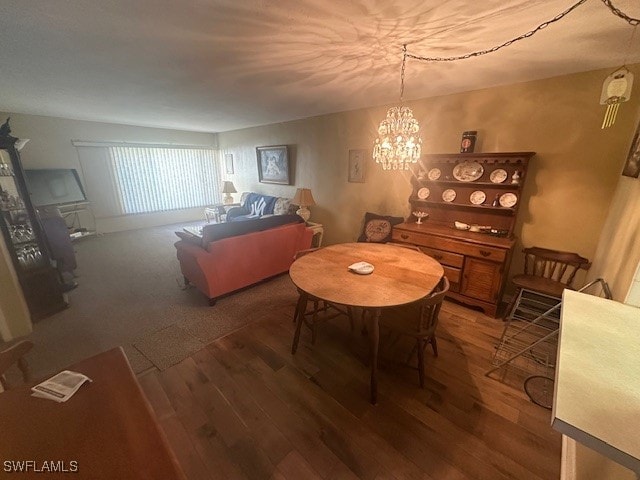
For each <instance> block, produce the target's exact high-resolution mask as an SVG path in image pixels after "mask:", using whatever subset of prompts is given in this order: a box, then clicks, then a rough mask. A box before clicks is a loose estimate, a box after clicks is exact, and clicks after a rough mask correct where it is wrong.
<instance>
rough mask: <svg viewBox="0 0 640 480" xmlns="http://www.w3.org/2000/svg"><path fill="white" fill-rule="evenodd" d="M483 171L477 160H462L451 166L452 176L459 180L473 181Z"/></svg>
mask: <svg viewBox="0 0 640 480" xmlns="http://www.w3.org/2000/svg"><path fill="white" fill-rule="evenodd" d="M483 173H484V168H483V167H482V165H480V164H479V163H478V162H464V163H459V164H458V165H456V166H455V167H453V178H455V179H456V180H458V181H460V182H475V181H476V180H478V179H479V178H480V177H481V176H482V174H483Z"/></svg>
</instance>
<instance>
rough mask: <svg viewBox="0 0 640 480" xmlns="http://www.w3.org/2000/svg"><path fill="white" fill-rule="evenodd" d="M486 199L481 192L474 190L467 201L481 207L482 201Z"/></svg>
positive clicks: (484, 194) (485, 195)
mask: <svg viewBox="0 0 640 480" xmlns="http://www.w3.org/2000/svg"><path fill="white" fill-rule="evenodd" d="M486 199H487V194H486V193H484V192H483V191H482V190H476V191H475V192H473V193H472V194H471V195H470V196H469V200H470V201H471V203H473V204H474V205H482V204H483V203H484V201H485V200H486Z"/></svg>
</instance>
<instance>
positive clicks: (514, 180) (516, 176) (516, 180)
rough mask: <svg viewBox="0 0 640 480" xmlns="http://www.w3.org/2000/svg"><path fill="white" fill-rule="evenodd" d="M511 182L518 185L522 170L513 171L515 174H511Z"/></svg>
mask: <svg viewBox="0 0 640 480" xmlns="http://www.w3.org/2000/svg"><path fill="white" fill-rule="evenodd" d="M511 183H512V184H513V185H518V184H519V183H520V172H519V171H518V170H516V171H515V172H513V175H512V176H511Z"/></svg>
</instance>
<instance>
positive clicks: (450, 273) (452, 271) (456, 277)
mask: <svg viewBox="0 0 640 480" xmlns="http://www.w3.org/2000/svg"><path fill="white" fill-rule="evenodd" d="M442 268H443V269H444V276H445V277H447V278H448V279H449V282H451V283H456V284H458V283H460V272H461V270H460V269H459V268H451V267H448V266H446V265H443V266H442Z"/></svg>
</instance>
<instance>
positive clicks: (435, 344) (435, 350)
mask: <svg viewBox="0 0 640 480" xmlns="http://www.w3.org/2000/svg"><path fill="white" fill-rule="evenodd" d="M429 343H430V344H431V349H432V350H433V356H434V357H437V356H438V341H437V340H436V336H435V335H431V338H430V339H429ZM425 346H426V344H425Z"/></svg>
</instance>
